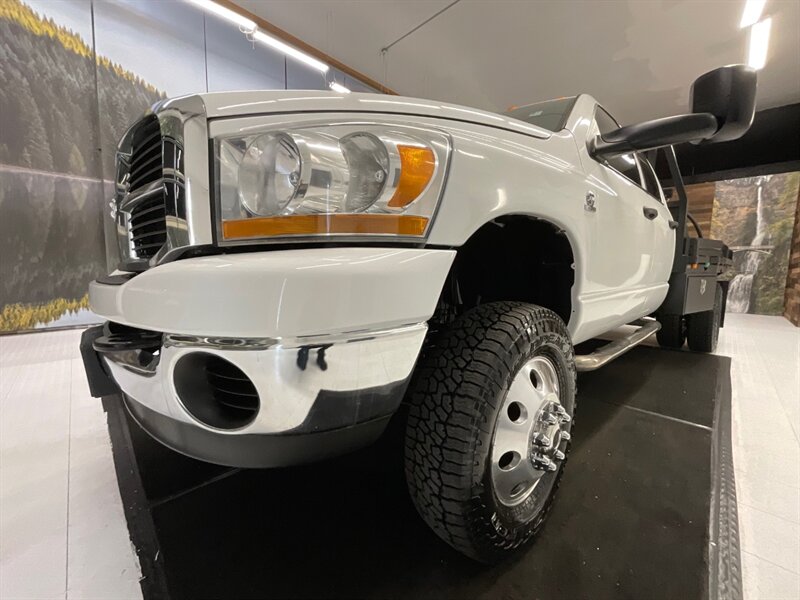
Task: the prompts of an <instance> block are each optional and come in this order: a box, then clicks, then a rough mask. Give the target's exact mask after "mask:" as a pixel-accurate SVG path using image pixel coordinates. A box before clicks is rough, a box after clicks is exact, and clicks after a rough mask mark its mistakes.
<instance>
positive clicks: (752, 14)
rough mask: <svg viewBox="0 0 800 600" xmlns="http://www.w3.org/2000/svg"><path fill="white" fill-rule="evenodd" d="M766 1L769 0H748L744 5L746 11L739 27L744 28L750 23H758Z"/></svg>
mask: <svg viewBox="0 0 800 600" xmlns="http://www.w3.org/2000/svg"><path fill="white" fill-rule="evenodd" d="M766 3H767V0H747V2H746V3H745V5H744V12H743V13H742V20H741V22H740V23H739V28H740V29H744V28H745V27H750V25H755V24H756V23H758V21H759V20H760V19H761V12H762V11H763V10H764V5H765V4H766Z"/></svg>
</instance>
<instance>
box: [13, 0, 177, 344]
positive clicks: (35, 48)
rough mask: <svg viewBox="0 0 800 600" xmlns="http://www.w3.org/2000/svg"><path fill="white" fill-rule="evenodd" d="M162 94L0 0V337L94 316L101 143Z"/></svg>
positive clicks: (100, 264) (73, 37)
mask: <svg viewBox="0 0 800 600" xmlns="http://www.w3.org/2000/svg"><path fill="white" fill-rule="evenodd" d="M86 18H87V20H90V19H91V14H90V13H89V12H88V10H87V12H86ZM98 89H101V90H114V92H113V93H105V94H99V95H98V94H97V90H98ZM163 96H164V94H163V93H161V92H159V91H158V90H156V89H155V88H154V87H152V86H150V85H148V84H147V83H146V82H144V81H142V80H141V79H140V78H138V77H137V76H135V75H133V74H132V73H130V72H128V71H126V70H125V69H124V67H122V66H121V65H119V64H116V63H113V62H111V61H110V60H108V59H106V58H104V57H102V56H98V57H97V58H96V60H95V58H94V55H93V51H92V48H91V46H90V45H89V44H88V43H87V42H86V41H85V40H84V39H82V38H81V37H80V36H79V35H77V34H76V33H74V32H72V31H70V30H69V29H67V28H65V27H63V26H60V25H59V24H57V23H55V22H54V21H53V20H52V19H50V18H45V17H43V16H41V15H40V14H38V13H37V12H35V11H34V10H32V9H31V8H30V7H29V6H28V5H26V4H24V3H22V2H20V1H19V0H0V115H2V122H1V123H0V125H1V127H0V331H15V330H24V329H33V328H36V327H39V326H42V325H45V324H59V325H60V324H78V323H81V322H90V321H92V320H93V317H92V315H91V314H90V313H88V310H86V308H87V298H86V295H85V294H86V288H87V283H88V282H89V281H90V280H92V279H94V278H96V277H97V276H99V275H101V274H104V273H105V272H107V271H108V267H109V265H108V261H107V259H106V255H105V250H104V247H105V243H104V232H103V218H104V217H103V210H104V206H105V201H104V197H105V194H104V192H103V174H104V164H103V158H105V169H106V171H105V172H107V173H110V172H112V171H111V170H110V167H111V163H112V161H113V155H111V156H105V157H102V156H101V153H100V145H101V144H100V140H101V139H102V138H105V139H118V138H119V137H120V135H121V134H122V133H123V132H124V129H125V127H126V126H127V125H128V124H129V121H130V116H129V115H131V114H137V113H141V112H142V111H143V110H144V109H145V108H147V107H148V106H149V105H151V104H152V103H153V102H155V101H156V100H158V99H159V98H162V97H163ZM101 115H102V117H101ZM106 154H107V155H108V154H111V153H106Z"/></svg>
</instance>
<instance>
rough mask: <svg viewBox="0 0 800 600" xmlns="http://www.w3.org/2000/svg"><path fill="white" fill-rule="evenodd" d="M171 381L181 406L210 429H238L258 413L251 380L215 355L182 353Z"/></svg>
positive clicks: (257, 398)
mask: <svg viewBox="0 0 800 600" xmlns="http://www.w3.org/2000/svg"><path fill="white" fill-rule="evenodd" d="M173 378H174V382H175V391H176V392H177V394H178V398H179V399H180V401H181V403H182V404H183V407H184V408H185V409H186V411H187V412H188V413H189V414H190V415H192V416H193V417H194V418H195V419H197V420H198V421H200V422H201V423H203V424H205V425H208V426H209V427H214V428H216V429H239V428H241V427H244V426H246V425H248V424H250V423H252V421H253V420H254V419H255V418H256V415H257V414H258V409H259V405H260V402H259V397H258V392H257V391H256V387H255V385H254V384H253V382H252V380H251V379H250V378H249V377H248V376H247V375H245V373H244V372H243V371H242V370H241V369H240V368H239V367H237V366H236V365H234V364H233V363H231V362H229V361H227V360H225V359H224V358H221V357H219V356H217V355H215V354H208V353H205V352H192V353H190V354H185V355H184V356H182V357H181V358H180V359H178V362H177V363H176V364H175V369H174V371H173Z"/></svg>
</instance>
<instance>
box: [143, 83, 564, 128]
mask: <svg viewBox="0 0 800 600" xmlns="http://www.w3.org/2000/svg"><path fill="white" fill-rule="evenodd" d="M197 99H199V100H200V101H202V103H203V105H204V107H205V113H206V115H207V116H208V118H209V119H223V118H231V117H244V116H250V115H257V114H269V113H292V112H304V113H308V112H359V113H365V112H366V113H382V114H402V115H420V116H426V117H439V118H441V119H448V120H452V121H461V122H467V123H477V124H480V125H486V126H488V127H496V128H499V129H506V130H508V131H514V132H516V133H521V134H524V135H530V136H533V137H536V138H540V139H548V138H549V137H550V136H551V135H552V133H551V132H550V131H547V130H545V129H542V128H540V127H536V126H535V125H531V124H530V123H525V122H524V121H519V120H517V119H512V118H509V117H506V116H504V115H499V114H496V113H492V112H488V111H484V110H480V109H477V108H469V107H467V106H459V105H457V104H447V103H444V102H438V101H435V100H424V99H420V98H406V97H404V96H384V95H381V94H359V93H351V94H341V93H337V92H324V91H310V90H268V91H244V92H210V93H206V94H194V95H192V96H182V97H179V98H172V99H169V100H164V101H163V102H160V103H158V104H157V105H156V106H154V107H153V110H155V111H156V112H158V111H160V110H164V109H166V108H179V109H180V108H181V105H182V104H184V103H185V104H194V105H195V106H196V101H197Z"/></svg>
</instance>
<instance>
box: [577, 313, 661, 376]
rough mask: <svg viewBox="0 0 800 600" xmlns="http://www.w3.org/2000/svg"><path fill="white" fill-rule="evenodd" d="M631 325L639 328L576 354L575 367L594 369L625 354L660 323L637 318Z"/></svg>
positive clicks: (647, 336)
mask: <svg viewBox="0 0 800 600" xmlns="http://www.w3.org/2000/svg"><path fill="white" fill-rule="evenodd" d="M631 325H635V326H638V327H639V328H638V329H637V330H636V331H634V332H633V333H631V334H630V335H627V336H626V337H624V338H622V339H619V340H616V341H613V342H609V343H608V344H606V345H605V346H602V347H600V348H598V349H597V350H595V351H594V352H592V353H591V354H584V355H580V356H576V357H575V367H576V368H577V369H578V371H594V370H595V369H599V368H600V367H602V366H603V365H605V364H607V363H610V362H611V361H612V360H614V359H615V358H617V357H618V356H621V355H622V354H625V353H626V352H627V351H628V350H630V349H631V348H633V347H634V346H637V345H638V344H641V343H642V342H643V341H644V340H646V339H647V338H649V337H650V336H651V335H653V334H654V333H655V332H656V331H658V330H659V329H661V323H659V322H658V321H656V320H655V319H649V318H645V319H639V320H638V321H634V322H633V323H631Z"/></svg>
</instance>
